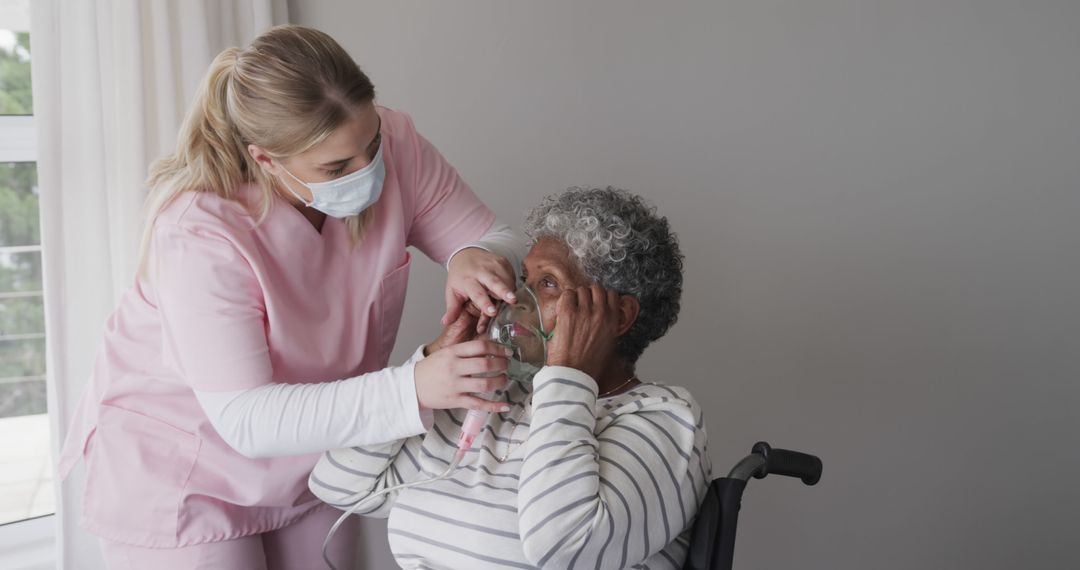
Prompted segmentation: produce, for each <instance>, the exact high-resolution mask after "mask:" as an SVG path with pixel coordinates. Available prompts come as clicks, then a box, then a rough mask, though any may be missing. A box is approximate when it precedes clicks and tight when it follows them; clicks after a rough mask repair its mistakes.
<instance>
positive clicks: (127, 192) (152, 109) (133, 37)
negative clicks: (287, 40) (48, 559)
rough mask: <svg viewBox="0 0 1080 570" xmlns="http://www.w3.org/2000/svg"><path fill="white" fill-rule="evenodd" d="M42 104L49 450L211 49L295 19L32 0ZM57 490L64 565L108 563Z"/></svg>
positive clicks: (262, 2)
mask: <svg viewBox="0 0 1080 570" xmlns="http://www.w3.org/2000/svg"><path fill="white" fill-rule="evenodd" d="M31 10H32V11H31V42H32V44H31V51H32V53H33V57H34V60H33V89H34V113H35V115H36V121H37V125H38V141H39V143H38V145H39V154H38V181H39V188H40V191H41V202H40V204H41V217H42V245H43V252H44V272H45V313H46V334H47V336H48V338H47V350H48V376H49V382H48V385H49V400H48V405H49V414H50V416H51V422H52V441H53V447H54V456H55V453H56V451H58V447H59V442H62V441H63V439H64V435H65V434H66V431H67V427H68V423H69V421H70V418H71V414H72V411H73V407H74V405H75V403H76V402H77V400H78V397H79V395H80V394H82V391H83V387H84V386H85V385H86V380H87V376H88V374H89V371H90V369H91V365H92V362H93V359H94V354H95V351H96V349H97V346H98V343H99V341H100V338H101V334H102V330H103V325H104V322H105V320H106V318H107V317H108V315H109V313H110V312H111V311H112V310H113V308H114V306H115V303H116V301H117V300H118V298H119V296H120V294H121V293H122V292H123V291H124V290H125V289H126V288H127V287H128V286H129V285H130V284H131V282H132V278H133V276H134V271H135V265H136V261H137V250H138V239H139V233H140V229H141V225H142V217H141V213H142V202H143V198H144V196H145V188H144V181H145V178H146V173H147V167H148V165H149V163H150V162H151V161H153V160H154V159H155V158H157V157H158V156H160V155H162V154H164V153H166V152H169V151H171V150H172V149H173V147H174V144H175V137H176V133H177V129H178V127H179V123H180V121H181V119H182V117H183V113H184V111H185V110H186V107H187V105H188V104H189V102H190V100H191V98H192V96H193V94H194V91H195V88H196V87H197V86H198V83H199V80H200V78H201V77H202V75H203V72H204V71H205V69H206V67H207V65H208V64H209V63H210V60H211V59H213V56H214V55H216V54H217V53H218V52H219V51H221V50H222V49H224V48H225V47H228V46H231V45H244V44H246V43H248V42H249V41H250V40H251V39H252V38H253V37H254V36H255V35H257V34H258V33H259V32H261V31H263V30H265V29H266V28H269V27H270V26H272V25H275V24H280V23H284V22H285V21H286V20H287V7H286V0H33V2H32V8H31ZM82 478H83V469H82V468H80V469H77V470H76V471H75V472H74V473H73V474H72V477H71V478H69V480H68V481H67V482H66V483H65V484H63V485H62V486H61V487H60V488H59V490H58V496H57V522H58V525H57V533H58V537H57V538H58V543H59V545H60V551H59V554H58V567H59V568H68V569H75V568H77V569H79V570H93V569H96V568H102V567H103V565H102V563H101V557H100V553H99V548H98V544H97V539H96V538H95V537H93V536H92V535H90V534H88V533H86V532H85V531H84V530H82V529H81V528H80V527H79V526H78V521H79V517H80V516H81V507H82V485H83V482H82Z"/></svg>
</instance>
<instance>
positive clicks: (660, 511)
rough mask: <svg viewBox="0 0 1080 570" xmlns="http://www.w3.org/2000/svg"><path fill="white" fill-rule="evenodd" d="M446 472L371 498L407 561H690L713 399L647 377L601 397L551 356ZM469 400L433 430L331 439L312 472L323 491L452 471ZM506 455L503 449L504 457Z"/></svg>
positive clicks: (607, 564)
mask: <svg viewBox="0 0 1080 570" xmlns="http://www.w3.org/2000/svg"><path fill="white" fill-rule="evenodd" d="M498 395H499V397H504V398H506V401H507V402H508V403H509V404H510V406H511V410H510V411H509V412H507V413H502V414H492V415H491V416H490V418H489V419H488V423H487V426H486V427H485V429H484V431H483V432H481V434H480V435H479V436H478V437H477V438H476V441H475V442H474V443H473V448H472V449H471V450H470V451H469V453H468V454H467V456H466V458H465V459H464V460H463V461H462V463H461V466H460V467H459V468H458V469H457V471H455V472H454V474H453V475H452V476H451V477H450V478H448V479H444V480H440V481H437V482H435V483H432V484H429V485H423V486H418V487H413V488H409V489H405V490H403V491H399V492H396V493H391V494H388V495H382V496H379V497H372V498H370V499H367V500H366V501H367V503H369V504H364V505H362V506H361V507H360V508H359V509H358V510H357V512H358V513H360V514H365V515H368V516H375V517H387V516H389V518H390V520H389V521H388V531H389V540H390V547H391V549H392V550H393V553H394V557H395V559H396V560H397V562H398V564H400V565H401V567H402V568H416V569H421V568H423V569H440V570H441V569H450V568H453V569H470V570H471V569H489V568H492V569H494V568H500V569H504V568H559V569H564V568H583V569H585V568H587V569H600V568H651V569H654V570H657V569H665V570H667V569H673V570H677V569H679V568H681V567H682V563H683V561H684V559H685V557H686V551H687V543H688V536H689V529H690V527H691V524H692V522H693V519H694V515H695V513H696V512H697V507H698V505H699V503H700V500H701V498H702V497H704V493H705V489H706V487H707V485H708V481H709V479H710V467H709V461H708V454H707V452H706V448H705V443H706V435H705V426H704V422H703V420H702V417H701V411H700V409H699V408H698V406H697V403H696V402H694V400H693V398H692V397H691V396H690V394H689V393H688V392H687V391H686V390H684V389H682V388H677V387H670V386H664V385H661V384H639V385H637V386H635V387H634V388H633V389H631V390H629V391H626V392H624V393H622V394H618V395H615V396H612V397H610V398H602V399H598V398H597V386H596V383H595V382H594V381H593V379H592V378H591V377H589V376H588V375H587V374H585V373H583V372H581V371H578V370H574V369H572V368H563V367H545V368H543V369H541V370H540V372H538V373H537V375H536V376H535V378H534V379H533V382H532V385H531V386H530V385H527V384H522V383H518V382H513V383H511V384H510V386H509V387H508V389H507V391H506V392H505V393H499V394H498ZM464 416H465V412H464V411H462V410H442V411H438V412H436V413H435V417H434V423H433V425H432V427H431V429H430V430H429V431H428V432H427V434H425V435H420V436H415V437H412V438H408V439H405V440H401V441H397V442H394V443H390V444H386V445H381V446H367V447H354V448H346V449H338V450H334V451H330V452H327V453H326V454H325V455H324V456H323V458H322V459H321V460H320V461H319V463H318V465H317V466H316V467H315V470H314V472H313V473H312V475H311V478H310V482H309V483H310V487H311V490H312V491H313V492H314V493H315V494H316V495H317V496H319V497H320V498H321V499H322V500H324V501H326V502H327V503H330V504H332V505H334V506H337V507H339V508H343V509H344V508H348V507H349V506H351V504H350V503H347V497H349V496H351V495H354V494H356V493H362V492H365V491H376V490H379V489H385V488H387V487H389V486H393V485H397V484H399V483H402V482H408V481H415V480H419V479H427V478H430V477H433V476H435V475H437V474H439V473H442V472H443V471H444V470H445V469H446V467H447V465H448V464H449V462H450V461H451V459H452V458H453V455H454V452H455V449H456V446H455V442H456V441H457V437H458V434H459V430H460V427H461V423H462V420H463V418H464ZM504 456H505V457H506V459H505V460H502V458H503V457H504Z"/></svg>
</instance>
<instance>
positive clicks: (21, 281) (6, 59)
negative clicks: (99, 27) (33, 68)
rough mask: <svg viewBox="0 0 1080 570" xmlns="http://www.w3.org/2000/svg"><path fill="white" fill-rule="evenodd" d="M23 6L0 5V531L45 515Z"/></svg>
mask: <svg viewBox="0 0 1080 570" xmlns="http://www.w3.org/2000/svg"><path fill="white" fill-rule="evenodd" d="M29 12H30V4H29V0H0V442H3V445H0V525H4V524H9V523H16V522H20V521H25V520H27V519H31V518H34V517H40V516H42V515H48V514H52V513H53V512H54V511H55V508H54V504H53V501H54V499H53V497H54V494H53V487H52V472H51V456H50V452H49V449H50V447H49V445H50V442H49V423H48V418H47V416H46V411H47V410H46V405H45V318H44V310H43V296H42V282H41V234H40V228H39V213H38V192H37V169H36V164H35V162H34V161H35V159H36V152H37V150H36V142H35V137H34V116H33V113H34V109H33V101H32V99H31V96H30V65H31V61H30V60H31V57H30V17H29Z"/></svg>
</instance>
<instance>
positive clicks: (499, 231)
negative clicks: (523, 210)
mask: <svg viewBox="0 0 1080 570" xmlns="http://www.w3.org/2000/svg"><path fill="white" fill-rule="evenodd" d="M470 247H478V248H480V249H484V250H487V251H490V252H491V253H494V254H496V255H501V256H503V257H505V258H506V260H507V261H509V262H510V265H512V266H513V267H514V274H515V275H521V262H522V261H523V260H524V259H525V254H527V253H528V252H529V241H528V238H527V237H526V236H525V234H523V233H521V232H520V231H518V230H515V229H512V228H510V226H508V225H506V224H501V223H499V222H495V223H494V224H492V225H491V227H490V228H489V229H488V231H487V233H485V234H484V235H483V237H481V238H480V239H479V240H477V241H474V242H472V243H468V244H465V245H464V246H462V247H460V248H458V250H457V251H455V252H454V253H452V254H451V255H450V258H449V259H448V260H447V261H446V266H447V267H450V261H452V260H453V259H454V256H455V255H457V254H458V252H459V251H461V250H463V249H468V248H470Z"/></svg>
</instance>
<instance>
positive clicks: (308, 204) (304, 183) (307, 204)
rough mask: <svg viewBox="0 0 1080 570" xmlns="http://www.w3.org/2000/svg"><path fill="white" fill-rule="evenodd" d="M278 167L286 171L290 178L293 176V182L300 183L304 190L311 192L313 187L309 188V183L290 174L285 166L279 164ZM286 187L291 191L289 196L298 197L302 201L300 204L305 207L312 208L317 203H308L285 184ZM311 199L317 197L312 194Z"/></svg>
mask: <svg viewBox="0 0 1080 570" xmlns="http://www.w3.org/2000/svg"><path fill="white" fill-rule="evenodd" d="M278 166H280V167H281V169H282V170H284V171H285V174H288V175H289V176H291V177H292V179H293V180H295V181H297V182H299V183H300V184H301V185H302V186H303V187H304V188H307V189H308V190H311V187H310V186H308V184H307V182H304V181H303V180H300V179H299V178H297V177H296V175H295V174H293V173H292V172H289V169H288V168H285V165H284V164H278ZM284 186H285V189H286V190H288V191H289V194H292V195H293V196H296V199H297V200H300V203H301V204H303V205H304V206H308V207H310V206H311V205H312V204H314V203H315V201H314V200H312V201H311V202H308V201H307V200H305V199H304V197H303V196H301V195H299V194H297V193H296V191H295V190H293V189H292V186H289V185H288V184H285V185H284ZM311 197H312V198H314V197H315V193H314V192H312V193H311Z"/></svg>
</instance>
